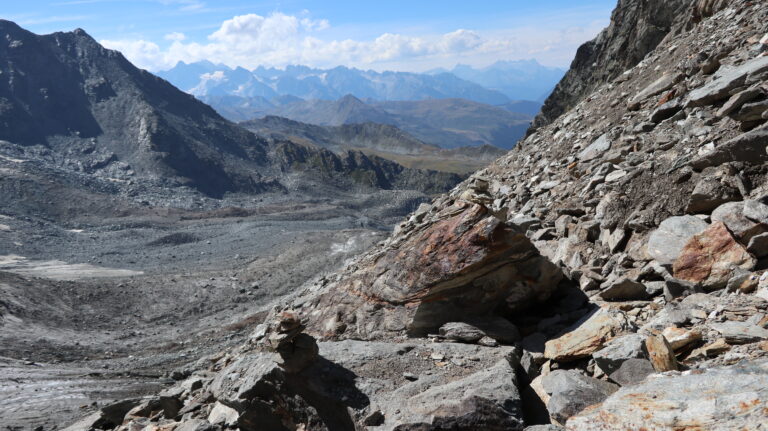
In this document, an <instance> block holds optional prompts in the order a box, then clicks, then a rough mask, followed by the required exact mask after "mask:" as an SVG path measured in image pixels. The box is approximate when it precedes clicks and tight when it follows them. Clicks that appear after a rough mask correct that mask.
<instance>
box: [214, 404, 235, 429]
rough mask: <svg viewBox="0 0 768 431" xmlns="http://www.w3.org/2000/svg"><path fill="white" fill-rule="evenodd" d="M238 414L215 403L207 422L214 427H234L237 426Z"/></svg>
mask: <svg viewBox="0 0 768 431" xmlns="http://www.w3.org/2000/svg"><path fill="white" fill-rule="evenodd" d="M238 416H240V414H239V413H238V412H237V410H235V409H233V408H230V407H227V406H225V405H224V404H222V403H220V402H216V403H215V404H214V405H213V408H212V409H211V412H210V413H209V414H208V422H210V423H212V424H214V425H222V426H225V427H234V426H236V425H237V418H238Z"/></svg>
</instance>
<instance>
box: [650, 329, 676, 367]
mask: <svg viewBox="0 0 768 431" xmlns="http://www.w3.org/2000/svg"><path fill="white" fill-rule="evenodd" d="M645 350H646V351H647V352H648V358H649V359H650V361H651V365H653V368H654V369H655V370H656V371H658V372H664V371H675V370H677V369H678V365H677V358H675V352H674V350H672V346H670V345H669V342H668V341H667V339H666V338H664V335H661V334H655V335H650V336H648V337H647V338H646V339H645Z"/></svg>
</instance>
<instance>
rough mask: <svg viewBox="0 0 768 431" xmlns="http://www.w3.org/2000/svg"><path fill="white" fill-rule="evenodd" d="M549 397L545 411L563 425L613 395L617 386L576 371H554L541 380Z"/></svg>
mask: <svg viewBox="0 0 768 431" xmlns="http://www.w3.org/2000/svg"><path fill="white" fill-rule="evenodd" d="M541 386H542V388H543V389H544V390H545V391H546V392H547V394H549V395H550V398H549V401H548V402H547V410H549V414H550V416H551V417H552V419H553V420H555V421H557V422H559V423H563V424H564V423H565V422H566V420H568V418H570V417H571V416H573V415H575V414H577V413H579V412H580V411H582V410H584V408H586V407H588V406H591V405H593V404H598V403H600V402H602V401H603V400H604V399H606V398H607V397H608V396H609V395H610V394H612V393H614V392H615V391H616V390H617V389H618V386H616V385H614V384H612V383H608V382H604V381H602V380H597V379H594V378H592V377H588V376H585V375H583V374H582V373H580V372H579V371H576V370H555V371H553V372H551V373H550V374H548V375H546V376H544V378H542V379H541Z"/></svg>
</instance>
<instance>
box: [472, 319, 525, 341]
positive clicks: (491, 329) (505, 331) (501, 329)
mask: <svg viewBox="0 0 768 431" xmlns="http://www.w3.org/2000/svg"><path fill="white" fill-rule="evenodd" d="M467 323H469V324H470V325H472V326H475V327H476V328H479V329H480V330H481V331H483V333H484V334H485V335H486V336H488V337H490V338H493V339H494V340H496V341H498V342H499V343H502V344H512V343H515V342H517V341H519V340H520V331H519V330H518V329H517V326H515V324H514V323H512V322H510V321H509V320H507V319H505V318H503V317H501V316H490V317H484V318H480V317H475V318H471V319H467Z"/></svg>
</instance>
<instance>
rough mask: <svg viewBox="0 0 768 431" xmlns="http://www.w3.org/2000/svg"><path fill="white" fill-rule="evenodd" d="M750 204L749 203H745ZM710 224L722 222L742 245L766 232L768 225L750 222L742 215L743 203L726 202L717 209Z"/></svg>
mask: <svg viewBox="0 0 768 431" xmlns="http://www.w3.org/2000/svg"><path fill="white" fill-rule="evenodd" d="M747 202H750V201H747ZM711 219H712V222H713V223H715V222H718V221H720V222H723V223H725V225H726V226H727V227H728V230H730V231H731V232H732V233H733V234H734V235H735V236H736V237H737V238H738V239H739V241H740V242H741V243H742V244H747V243H749V241H750V239H751V238H752V237H754V236H755V235H759V234H761V233H764V232H768V225H765V224H762V223H758V222H755V221H753V220H750V219H749V218H747V217H746V216H745V215H744V202H728V203H725V204H722V205H720V206H719V207H717V208H716V209H715V210H714V211H713V212H712V216H711Z"/></svg>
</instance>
